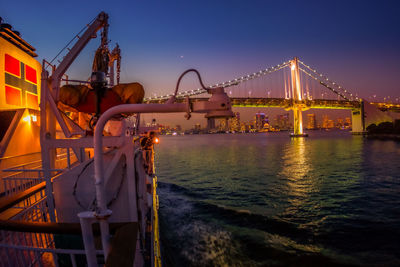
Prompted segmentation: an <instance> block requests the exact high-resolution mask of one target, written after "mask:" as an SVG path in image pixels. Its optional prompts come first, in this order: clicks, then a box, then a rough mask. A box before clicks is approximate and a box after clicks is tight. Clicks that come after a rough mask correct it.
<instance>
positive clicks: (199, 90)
mask: <svg viewBox="0 0 400 267" xmlns="http://www.w3.org/2000/svg"><path fill="white" fill-rule="evenodd" d="M289 63H290V61H286V62H283V63H282V64H278V65H276V66H273V67H270V68H266V69H264V70H260V71H258V72H254V73H252V74H248V75H244V76H241V77H239V78H236V79H233V80H229V81H226V82H223V83H217V84H214V85H212V86H210V87H209V88H215V87H224V88H226V87H231V86H234V85H238V84H240V83H242V82H245V81H249V80H253V79H255V78H258V77H261V76H264V75H267V74H270V73H273V72H275V71H278V70H280V69H283V68H285V67H288V66H289ZM206 92H207V91H206V90H205V89H203V88H197V89H194V90H187V91H183V92H179V93H177V98H182V97H187V96H193V95H200V94H204V93H206ZM171 96H173V94H168V95H163V96H154V97H148V98H145V99H144V101H145V102H146V101H154V100H156V101H157V100H165V99H168V98H170V97H171Z"/></svg>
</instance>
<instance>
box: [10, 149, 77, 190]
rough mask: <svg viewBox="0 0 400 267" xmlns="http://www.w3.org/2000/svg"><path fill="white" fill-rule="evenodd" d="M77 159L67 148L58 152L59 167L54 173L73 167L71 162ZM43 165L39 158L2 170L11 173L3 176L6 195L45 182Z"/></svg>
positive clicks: (57, 162) (57, 161)
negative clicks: (63, 151)
mask: <svg viewBox="0 0 400 267" xmlns="http://www.w3.org/2000/svg"><path fill="white" fill-rule="evenodd" d="M75 161H76V156H75V155H74V154H73V155H71V153H70V150H69V149H67V150H66V152H65V153H60V154H58V155H57V160H56V162H55V166H56V168H57V169H54V170H53V172H54V173H53V175H56V174H58V173H60V172H62V171H63V170H65V169H69V168H71V162H72V163H73V162H75ZM41 167H42V161H41V160H37V161H32V162H28V163H24V164H20V165H17V166H13V167H11V168H7V169H4V170H2V171H3V172H5V173H11V174H9V175H6V176H3V178H2V180H3V188H4V195H5V196H10V195H13V194H17V193H19V192H23V191H25V190H26V189H28V188H31V187H32V186H35V185H37V184H39V183H41V182H43V181H44V174H43V170H42V169H41Z"/></svg>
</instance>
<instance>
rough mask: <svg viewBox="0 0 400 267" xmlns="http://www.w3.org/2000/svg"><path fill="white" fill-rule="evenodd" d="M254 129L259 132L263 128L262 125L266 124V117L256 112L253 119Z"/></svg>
mask: <svg viewBox="0 0 400 267" xmlns="http://www.w3.org/2000/svg"><path fill="white" fill-rule="evenodd" d="M254 122H255V126H256V127H255V128H256V130H257V131H260V130H262V129H263V128H264V124H265V123H268V117H266V116H265V113H262V112H258V113H256V116H255V117H254Z"/></svg>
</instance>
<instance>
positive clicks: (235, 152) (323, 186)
mask: <svg viewBox="0 0 400 267" xmlns="http://www.w3.org/2000/svg"><path fill="white" fill-rule="evenodd" d="M156 166H157V173H158V180H159V189H158V190H159V195H160V217H161V222H160V226H161V238H162V246H163V247H162V249H163V258H164V261H165V264H166V265H167V266H338V265H340V266H346V265H349V266H400V144H399V143H395V142H392V141H372V140H366V139H363V138H362V137H360V136H352V135H351V134H349V133H348V132H317V131H315V132H311V133H310V137H308V138H299V139H290V138H289V137H288V133H287V132H282V133H270V134H221V135H190V136H176V137H173V136H162V137H161V143H160V145H158V147H157V159H156Z"/></svg>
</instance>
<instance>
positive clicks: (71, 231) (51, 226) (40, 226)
mask: <svg viewBox="0 0 400 267" xmlns="http://www.w3.org/2000/svg"><path fill="white" fill-rule="evenodd" d="M126 225H132V226H136V228H137V222H118V223H110V232H111V234H115V233H116V231H117V230H118V229H119V228H121V227H123V226H126ZM0 230H6V231H14V232H29V233H43V234H66V235H82V230H81V226H80V224H79V223H52V222H25V221H11V220H0ZM93 233H94V235H96V236H99V235H100V226H99V224H98V223H94V224H93Z"/></svg>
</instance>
